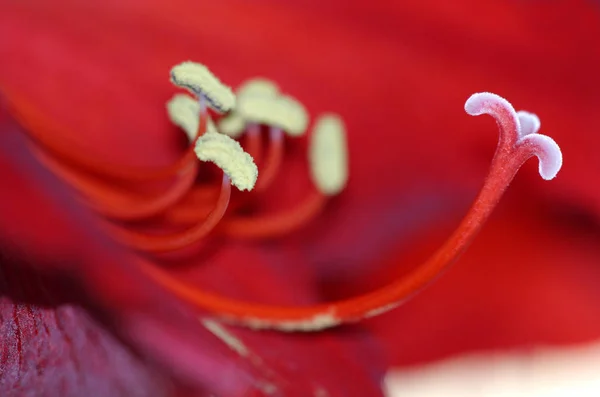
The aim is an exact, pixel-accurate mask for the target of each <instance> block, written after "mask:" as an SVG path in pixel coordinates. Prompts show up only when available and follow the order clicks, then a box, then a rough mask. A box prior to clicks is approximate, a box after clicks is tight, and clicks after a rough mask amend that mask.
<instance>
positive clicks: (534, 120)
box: [465, 92, 563, 180]
mask: <svg viewBox="0 0 600 397" xmlns="http://www.w3.org/2000/svg"><path fill="white" fill-rule="evenodd" d="M465 111H466V112H467V113H468V114H470V115H472V116H479V115H481V114H489V115H490V116H492V117H494V118H495V119H496V122H497V123H498V125H499V126H500V142H501V143H500V144H501V145H502V144H503V143H502V142H504V144H505V145H507V147H508V150H511V151H516V150H527V151H528V152H529V153H531V155H535V156H536V157H537V158H538V160H539V173H540V176H541V177H542V178H543V179H545V180H550V179H553V178H554V177H555V176H556V174H557V173H558V171H560V169H561V167H562V163H563V159H562V152H561V150H560V147H559V146H558V144H557V143H556V142H555V141H554V139H552V138H550V137H549V136H546V135H542V134H538V133H537V131H538V130H539V128H540V125H541V122H540V119H539V118H538V117H537V116H536V115H535V114H533V113H529V112H526V111H520V112H516V111H515V109H514V108H513V106H512V105H511V104H510V102H508V101H507V100H506V99H504V98H502V97H501V96H499V95H496V94H492V93H489V92H479V93H476V94H473V95H471V96H470V97H469V99H467V102H466V103H465Z"/></svg>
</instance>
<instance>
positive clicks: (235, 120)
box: [218, 111, 246, 139]
mask: <svg viewBox="0 0 600 397" xmlns="http://www.w3.org/2000/svg"><path fill="white" fill-rule="evenodd" d="M218 125H219V132H220V133H222V134H225V135H227V136H230V137H231V138H234V139H235V138H239V137H241V136H242V135H243V133H244V131H245V129H246V120H244V119H243V118H242V116H240V115H239V114H237V113H236V112H235V111H233V112H231V113H229V114H228V115H227V116H225V117H223V118H222V119H221V120H219V123H218Z"/></svg>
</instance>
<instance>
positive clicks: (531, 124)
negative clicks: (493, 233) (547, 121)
mask: <svg viewBox="0 0 600 397" xmlns="http://www.w3.org/2000/svg"><path fill="white" fill-rule="evenodd" d="M517 117H518V118H519V123H520V124H521V136H525V135H529V134H536V133H537V132H538V131H539V130H540V127H541V126H542V123H541V121H540V118H539V117H538V116H537V115H536V114H534V113H530V112H527V111H525V110H519V111H518V112H517Z"/></svg>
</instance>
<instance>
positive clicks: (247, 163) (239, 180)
mask: <svg viewBox="0 0 600 397" xmlns="http://www.w3.org/2000/svg"><path fill="white" fill-rule="evenodd" d="M195 151H196V156H198V158H199V159H200V160H202V161H210V162H212V163H215V164H216V165H217V166H218V167H219V168H221V169H222V170H223V172H224V173H225V174H227V176H228V177H229V178H230V179H231V184H232V185H234V186H235V187H237V188H238V189H239V190H252V189H253V188H254V185H255V184H256V179H257V178H258V168H257V167H256V164H254V160H253V159H252V156H250V155H249V154H248V153H246V152H245V151H244V150H243V149H242V147H241V146H240V144H239V143H238V142H237V141H234V140H233V139H231V138H230V137H228V136H227V135H223V134H219V133H216V132H206V133H205V134H204V135H202V136H201V137H200V138H198V141H197V143H196V148H195Z"/></svg>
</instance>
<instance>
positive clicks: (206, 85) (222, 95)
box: [171, 61, 235, 113]
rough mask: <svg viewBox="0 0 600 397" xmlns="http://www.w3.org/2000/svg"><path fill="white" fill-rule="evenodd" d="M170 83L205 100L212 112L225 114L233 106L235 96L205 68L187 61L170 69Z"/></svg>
mask: <svg viewBox="0 0 600 397" xmlns="http://www.w3.org/2000/svg"><path fill="white" fill-rule="evenodd" d="M171 82H172V83H173V84H175V85H176V86H178V87H182V88H185V89H187V90H189V91H190V92H192V93H193V94H195V95H197V96H198V97H203V98H205V99H206V101H207V103H208V105H209V106H210V107H211V108H213V109H214V110H216V111H218V112H220V113H225V112H227V111H229V110H231V109H232V108H233V107H234V106H235V95H234V94H233V92H232V91H231V88H229V87H227V86H226V85H224V84H223V83H221V81H219V79H218V78H217V77H215V75H213V74H212V73H211V72H210V71H209V70H208V68H207V67H206V66H204V65H202V64H199V63H195V62H191V61H187V62H183V63H180V64H179V65H176V66H174V67H173V68H172V69H171Z"/></svg>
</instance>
